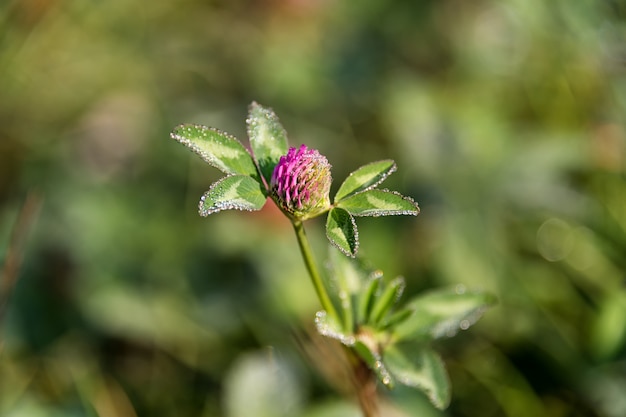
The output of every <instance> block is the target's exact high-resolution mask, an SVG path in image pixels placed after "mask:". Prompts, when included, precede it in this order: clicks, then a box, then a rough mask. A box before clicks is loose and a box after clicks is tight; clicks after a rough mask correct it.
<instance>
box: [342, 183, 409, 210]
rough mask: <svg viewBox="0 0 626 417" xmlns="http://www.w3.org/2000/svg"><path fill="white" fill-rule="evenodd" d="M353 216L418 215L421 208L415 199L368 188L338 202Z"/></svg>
mask: <svg viewBox="0 0 626 417" xmlns="http://www.w3.org/2000/svg"><path fill="white" fill-rule="evenodd" d="M337 207H339V208H342V209H345V210H346V211H348V212H349V213H350V214H352V215H353V216H374V217H376V216H394V215H412V216H417V215H418V214H419V212H420V209H419V207H418V205H417V203H416V202H415V201H413V200H412V199H410V198H409V197H404V196H402V195H400V194H398V193H395V192H392V191H386V190H375V189H374V190H367V191H361V192H360V193H357V194H354V195H352V196H350V197H347V198H345V199H343V200H341V201H340V202H339V203H337Z"/></svg>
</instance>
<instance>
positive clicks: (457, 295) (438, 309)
mask: <svg viewBox="0 0 626 417" xmlns="http://www.w3.org/2000/svg"><path fill="white" fill-rule="evenodd" d="M495 302H496V299H495V297H494V296H493V295H491V294H487V293H483V292H469V291H465V289H464V288H462V287H457V288H456V289H452V290H450V289H444V290H436V291H432V292H429V293H426V294H423V295H420V296H417V297H416V298H414V299H413V300H411V301H410V302H409V303H408V304H407V305H406V306H405V308H409V309H410V310H412V311H413V313H412V314H411V315H410V316H409V317H408V318H406V319H405V320H404V321H402V322H400V323H398V324H397V325H396V326H395V327H394V329H393V332H394V339H395V340H406V339H415V340H417V339H437V338H440V337H445V336H448V337H449V336H454V335H455V334H456V333H457V332H458V331H459V330H466V329H467V328H469V327H470V326H471V325H472V324H474V323H476V321H478V319H480V317H481V316H482V314H483V313H484V312H485V310H486V309H487V308H489V307H490V306H492V305H494V304H495Z"/></svg>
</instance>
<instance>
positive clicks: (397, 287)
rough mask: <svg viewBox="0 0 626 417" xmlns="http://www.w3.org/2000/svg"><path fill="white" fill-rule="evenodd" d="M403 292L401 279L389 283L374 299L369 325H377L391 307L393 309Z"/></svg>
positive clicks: (402, 280)
mask: <svg viewBox="0 0 626 417" xmlns="http://www.w3.org/2000/svg"><path fill="white" fill-rule="evenodd" d="M403 291H404V279H403V278H402V277H398V278H396V279H394V280H393V281H391V282H390V283H389V284H388V285H387V288H385V290H384V291H383V293H382V294H381V295H380V296H379V297H376V300H375V301H374V305H373V306H372V312H371V314H370V317H369V318H370V320H369V321H370V324H372V325H376V324H378V323H379V322H380V321H381V320H382V319H383V317H384V316H385V314H386V313H387V312H388V311H389V310H390V309H391V307H393V305H394V304H395V303H396V302H397V301H398V299H399V298H400V296H401V295H402V292H403Z"/></svg>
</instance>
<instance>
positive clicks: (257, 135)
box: [246, 102, 288, 184]
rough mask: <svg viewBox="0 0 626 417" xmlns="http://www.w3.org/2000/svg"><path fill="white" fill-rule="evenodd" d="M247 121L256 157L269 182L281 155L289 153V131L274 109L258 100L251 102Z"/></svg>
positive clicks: (264, 176)
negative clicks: (262, 104) (260, 103)
mask: <svg viewBox="0 0 626 417" xmlns="http://www.w3.org/2000/svg"><path fill="white" fill-rule="evenodd" d="M246 122H247V124H248V138H249V139H250V146H251V147H252V152H253V153H254V158H255V159H256V161H257V163H258V164H259V169H260V170H261V174H262V175H263V178H265V181H266V183H267V184H269V183H270V179H271V178H272V172H273V171H274V167H275V166H276V165H277V164H278V161H279V160H280V157H281V156H283V155H285V154H287V150H288V145H287V133H286V132H285V129H284V128H283V126H282V125H281V124H280V121H279V120H278V116H276V114H275V113H274V111H272V109H270V108H266V107H263V106H261V105H259V104H257V103H256V102H252V104H250V109H249V115H248V119H247V120H246Z"/></svg>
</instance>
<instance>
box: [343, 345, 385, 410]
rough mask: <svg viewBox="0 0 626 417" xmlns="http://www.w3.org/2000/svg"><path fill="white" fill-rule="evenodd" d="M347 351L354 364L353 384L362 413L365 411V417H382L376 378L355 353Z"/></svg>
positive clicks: (347, 349) (348, 349)
mask: <svg viewBox="0 0 626 417" xmlns="http://www.w3.org/2000/svg"><path fill="white" fill-rule="evenodd" d="M345 350H346V355H347V356H348V358H349V360H350V362H351V364H352V372H353V375H352V383H353V385H354V389H355V393H356V397H357V400H358V401H359V405H360V407H361V411H363V417H380V411H379V409H378V393H377V385H376V377H375V376H374V374H373V373H372V370H371V369H369V367H368V366H367V364H366V363H365V362H363V360H361V358H359V357H358V356H357V355H356V354H355V353H354V351H352V350H351V349H350V348H346V349H345Z"/></svg>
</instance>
